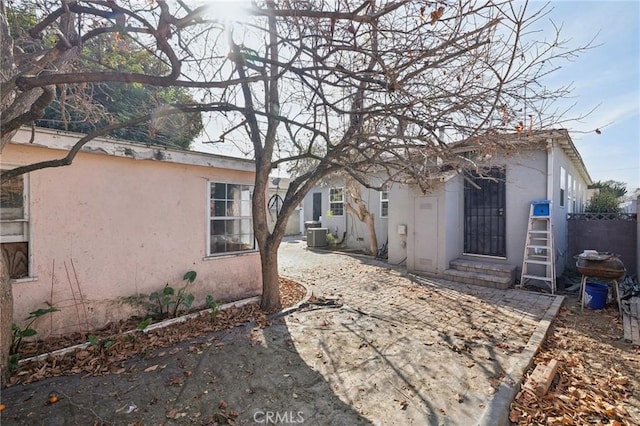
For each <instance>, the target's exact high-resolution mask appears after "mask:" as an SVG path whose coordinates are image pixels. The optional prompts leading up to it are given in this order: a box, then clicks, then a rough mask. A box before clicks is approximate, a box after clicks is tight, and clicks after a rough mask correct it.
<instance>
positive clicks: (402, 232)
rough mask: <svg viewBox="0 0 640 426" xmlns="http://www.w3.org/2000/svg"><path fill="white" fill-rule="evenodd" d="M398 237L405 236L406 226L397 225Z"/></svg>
mask: <svg viewBox="0 0 640 426" xmlns="http://www.w3.org/2000/svg"><path fill="white" fill-rule="evenodd" d="M398 235H407V225H398Z"/></svg>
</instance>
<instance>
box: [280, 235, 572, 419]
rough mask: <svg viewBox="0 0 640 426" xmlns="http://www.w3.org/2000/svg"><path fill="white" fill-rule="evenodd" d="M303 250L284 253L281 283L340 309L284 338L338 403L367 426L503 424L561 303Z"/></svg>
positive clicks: (302, 317) (301, 318)
mask: <svg viewBox="0 0 640 426" xmlns="http://www.w3.org/2000/svg"><path fill="white" fill-rule="evenodd" d="M304 247H305V243H304V242H301V241H298V240H289V241H287V242H285V243H283V245H282V248H281V256H280V270H281V273H282V275H284V276H289V277H291V278H294V279H296V280H298V281H300V282H302V283H304V284H305V285H307V286H308V287H309V288H311V289H312V291H313V294H314V295H315V296H318V297H322V298H329V299H334V300H336V302H339V303H340V304H342V307H341V308H340V309H334V310H333V311H330V312H329V311H326V310H325V311H320V312H300V313H297V314H295V315H293V316H292V317H291V318H290V319H289V320H288V326H289V331H290V333H291V335H292V338H293V340H294V342H295V343H296V348H297V349H298V352H299V353H300V354H301V356H302V357H303V359H304V360H305V361H306V362H307V364H308V365H309V366H311V368H313V369H315V370H317V371H319V372H320V373H321V374H322V375H323V377H325V379H326V380H327V381H328V382H329V383H330V384H331V389H332V390H333V391H334V393H335V394H336V395H338V396H339V397H340V399H341V400H342V401H345V402H347V403H348V404H349V405H350V406H352V407H354V408H355V409H356V410H357V411H358V412H359V413H360V414H361V415H362V416H363V417H365V418H367V419H369V420H371V421H372V422H373V423H375V424H436V425H437V424H454V425H471V424H488V425H495V424H506V423H507V422H508V407H509V404H510V402H511V400H512V398H513V396H514V395H515V392H516V385H517V384H518V383H519V381H520V380H521V378H522V375H523V373H524V371H525V370H526V368H527V367H528V365H529V363H530V362H531V359H532V357H533V355H534V353H535V351H536V350H537V349H538V347H539V345H540V344H541V342H542V340H543V339H544V336H545V334H546V332H547V329H548V327H549V324H550V321H551V320H552V319H553V318H554V316H555V315H556V314H557V312H558V309H559V308H560V305H561V303H562V299H563V298H562V297H553V296H548V295H544V294H539V293H530V292H525V291H520V290H506V291H504V290H496V289H489V288H484V287H477V286H471V285H464V284H456V283H451V282H447V281H442V280H434V279H427V278H421V277H417V276H411V275H407V274H404V273H403V272H402V270H393V269H389V268H387V267H385V266H386V265H384V264H383V263H380V262H375V261H370V260H367V259H366V258H354V257H348V256H345V255H340V254H334V253H327V252H318V251H316V252H312V251H309V250H306V249H305V248H304ZM318 324H320V325H321V326H320V327H319V326H318Z"/></svg>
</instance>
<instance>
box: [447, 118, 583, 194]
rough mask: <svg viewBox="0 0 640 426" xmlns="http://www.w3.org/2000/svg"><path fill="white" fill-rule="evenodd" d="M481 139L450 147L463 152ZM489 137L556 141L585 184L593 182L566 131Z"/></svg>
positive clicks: (480, 137)
mask: <svg viewBox="0 0 640 426" xmlns="http://www.w3.org/2000/svg"><path fill="white" fill-rule="evenodd" d="M483 137H486V136H477V137H474V138H473V139H464V140H461V141H456V142H453V143H452V144H450V145H451V148H452V150H453V152H464V151H466V150H468V149H469V148H474V147H473V145H471V146H470V145H467V144H468V143H470V142H471V141H472V140H475V139H482V138H483ZM489 137H494V138H500V139H507V140H510V139H512V138H513V140H514V141H527V140H529V141H530V142H534V143H536V142H537V143H544V142H547V141H548V140H549V139H551V140H552V141H557V143H558V145H559V146H560V148H561V149H562V150H563V151H564V152H565V154H567V157H569V159H570V160H571V161H572V162H573V163H574V164H575V165H577V166H578V167H577V168H578V169H579V172H580V174H582V177H583V178H584V179H585V181H586V182H587V184H591V183H593V180H592V179H591V176H590V175H589V172H588V171H587V167H586V166H585V164H584V161H583V160H582V156H581V155H580V153H579V152H578V149H577V148H576V146H575V145H574V143H573V140H572V139H571V136H570V135H569V131H568V130H567V129H548V130H535V131H534V132H533V134H532V135H530V136H529V135H528V134H527V133H499V134H495V135H490V136H489ZM527 146H530V145H524V148H525V149H526V148H527Z"/></svg>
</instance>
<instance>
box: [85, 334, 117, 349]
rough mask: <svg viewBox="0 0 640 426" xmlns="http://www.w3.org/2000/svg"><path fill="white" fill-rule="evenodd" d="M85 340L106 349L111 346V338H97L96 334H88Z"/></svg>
mask: <svg viewBox="0 0 640 426" xmlns="http://www.w3.org/2000/svg"><path fill="white" fill-rule="evenodd" d="M87 340H88V341H89V344H90V345H91V346H97V347H99V348H100V349H108V348H110V347H111V346H113V340H111V339H99V338H98V337H97V336H95V335H93V334H90V335H89V336H87Z"/></svg>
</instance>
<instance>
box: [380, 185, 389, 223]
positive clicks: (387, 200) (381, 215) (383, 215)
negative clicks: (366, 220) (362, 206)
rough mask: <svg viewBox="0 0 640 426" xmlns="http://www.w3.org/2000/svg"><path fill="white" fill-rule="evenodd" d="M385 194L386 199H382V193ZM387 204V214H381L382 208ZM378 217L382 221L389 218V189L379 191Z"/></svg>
mask: <svg viewBox="0 0 640 426" xmlns="http://www.w3.org/2000/svg"><path fill="white" fill-rule="evenodd" d="M385 192H386V193H387V198H383V195H384V193H385ZM385 202H386V203H387V214H386V215H385V214H382V211H383V209H382V207H383V206H384V203H385ZM380 217H381V218H383V219H387V218H388V217H389V189H383V190H382V191H380Z"/></svg>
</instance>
